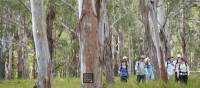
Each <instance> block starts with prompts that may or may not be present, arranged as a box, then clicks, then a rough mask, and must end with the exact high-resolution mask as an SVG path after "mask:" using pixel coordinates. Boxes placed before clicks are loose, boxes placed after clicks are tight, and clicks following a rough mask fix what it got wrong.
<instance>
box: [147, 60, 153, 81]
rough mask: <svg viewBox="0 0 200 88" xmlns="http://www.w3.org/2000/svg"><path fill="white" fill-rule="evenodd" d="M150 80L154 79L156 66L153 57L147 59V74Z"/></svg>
mask: <svg viewBox="0 0 200 88" xmlns="http://www.w3.org/2000/svg"><path fill="white" fill-rule="evenodd" d="M146 76H147V77H146V78H147V79H148V80H154V79H155V77H154V67H153V64H152V60H151V59H149V58H148V59H147V75H146Z"/></svg>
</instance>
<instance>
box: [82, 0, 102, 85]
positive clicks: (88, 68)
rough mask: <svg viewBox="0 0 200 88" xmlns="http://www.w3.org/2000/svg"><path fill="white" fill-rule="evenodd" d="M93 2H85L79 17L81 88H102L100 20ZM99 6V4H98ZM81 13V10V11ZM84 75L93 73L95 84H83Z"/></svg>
mask: <svg viewBox="0 0 200 88" xmlns="http://www.w3.org/2000/svg"><path fill="white" fill-rule="evenodd" d="M93 4H94V3H92V0H84V1H83V4H82V5H79V6H83V7H82V9H81V12H82V13H81V14H80V13H79V16H81V18H80V19H79V31H80V37H79V43H80V61H81V88H101V87H102V85H101V78H100V77H101V75H100V73H101V72H100V64H99V58H98V45H97V43H98V41H97V40H98V36H97V30H98V18H97V16H95V13H96V12H93V9H94V7H93ZM98 4H99V3H98ZM79 11H80V9H79ZM83 73H93V75H94V83H83Z"/></svg>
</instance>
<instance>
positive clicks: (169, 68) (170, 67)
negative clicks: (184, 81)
mask: <svg viewBox="0 0 200 88" xmlns="http://www.w3.org/2000/svg"><path fill="white" fill-rule="evenodd" d="M165 66H166V69H167V75H168V79H170V78H171V77H172V76H173V74H174V69H175V64H174V63H173V57H169V58H167V61H166V65H165Z"/></svg>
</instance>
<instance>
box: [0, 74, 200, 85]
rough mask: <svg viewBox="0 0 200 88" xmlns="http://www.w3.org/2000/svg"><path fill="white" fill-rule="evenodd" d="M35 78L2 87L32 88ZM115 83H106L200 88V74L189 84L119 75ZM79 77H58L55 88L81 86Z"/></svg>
mask: <svg viewBox="0 0 200 88" xmlns="http://www.w3.org/2000/svg"><path fill="white" fill-rule="evenodd" d="M34 82H35V81H34V80H2V81H0V88H32V87H33V85H34ZM115 82H116V83H115V84H114V85H112V86H111V85H106V86H107V87H106V88H200V76H197V75H195V76H192V77H190V78H189V81H188V84H187V85H185V84H181V83H176V82H174V80H170V81H169V82H168V83H167V84H164V83H163V82H162V81H158V80H157V81H146V83H143V84H137V82H136V80H135V77H130V79H129V80H128V82H127V83H121V82H120V79H119V77H117V78H116V79H115ZM79 83H80V80H79V79H78V78H65V79H60V78H56V79H55V80H54V82H53V88H80V84H79Z"/></svg>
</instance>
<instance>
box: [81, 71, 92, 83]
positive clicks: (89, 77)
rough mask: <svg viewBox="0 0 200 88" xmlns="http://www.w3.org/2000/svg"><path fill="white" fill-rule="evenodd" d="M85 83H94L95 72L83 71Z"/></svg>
mask: <svg viewBox="0 0 200 88" xmlns="http://www.w3.org/2000/svg"><path fill="white" fill-rule="evenodd" d="M83 83H94V74H93V73H83Z"/></svg>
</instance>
